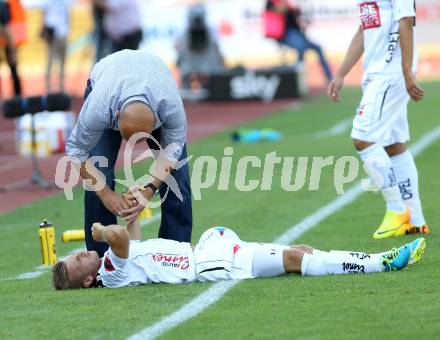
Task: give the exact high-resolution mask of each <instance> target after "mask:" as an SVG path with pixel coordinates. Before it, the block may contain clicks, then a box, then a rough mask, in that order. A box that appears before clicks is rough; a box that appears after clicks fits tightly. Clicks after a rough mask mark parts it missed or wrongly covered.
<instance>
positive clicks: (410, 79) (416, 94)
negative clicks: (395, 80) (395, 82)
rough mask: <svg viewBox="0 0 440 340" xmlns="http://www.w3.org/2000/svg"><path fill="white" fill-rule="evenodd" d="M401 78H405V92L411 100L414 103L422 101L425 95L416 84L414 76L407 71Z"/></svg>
mask: <svg viewBox="0 0 440 340" xmlns="http://www.w3.org/2000/svg"><path fill="white" fill-rule="evenodd" d="M403 76H404V78H405V85H406V91H407V92H408V94H409V96H410V97H411V99H412V100H414V101H415V102H418V101H419V100H422V99H423V96H424V95H425V91H423V89H422V88H421V87H420V85H419V84H417V80H416V77H415V76H414V74H413V73H412V72H411V71H409V72H404V74H403Z"/></svg>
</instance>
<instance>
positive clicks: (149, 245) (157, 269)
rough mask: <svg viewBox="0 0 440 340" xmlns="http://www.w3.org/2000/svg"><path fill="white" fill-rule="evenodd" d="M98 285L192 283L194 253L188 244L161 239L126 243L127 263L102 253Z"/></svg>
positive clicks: (114, 256)
mask: <svg viewBox="0 0 440 340" xmlns="http://www.w3.org/2000/svg"><path fill="white" fill-rule="evenodd" d="M97 279H98V281H99V280H100V281H101V282H102V284H103V285H104V286H105V287H109V288H117V287H123V286H135V285H140V284H148V283H152V282H165V283H185V282H192V281H195V279H196V276H195V266H194V253H193V250H192V248H191V245H190V244H189V243H184V242H177V241H172V240H165V239H152V240H147V241H130V250H129V256H128V259H121V258H119V257H117V256H116V255H115V254H114V253H113V252H112V251H111V249H109V250H108V251H106V252H105V254H104V257H103V258H102V263H101V266H100V268H99V271H98V278H97Z"/></svg>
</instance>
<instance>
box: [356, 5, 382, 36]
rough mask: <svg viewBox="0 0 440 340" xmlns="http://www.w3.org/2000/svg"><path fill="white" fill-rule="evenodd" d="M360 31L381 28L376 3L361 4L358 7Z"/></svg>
mask: <svg viewBox="0 0 440 340" xmlns="http://www.w3.org/2000/svg"><path fill="white" fill-rule="evenodd" d="M359 9H360V13H361V14H360V19H361V23H362V29H364V30H368V29H370V28H377V27H380V26H381V21H380V11H379V5H378V4H377V2H376V1H370V2H363V3H361V4H360V5H359Z"/></svg>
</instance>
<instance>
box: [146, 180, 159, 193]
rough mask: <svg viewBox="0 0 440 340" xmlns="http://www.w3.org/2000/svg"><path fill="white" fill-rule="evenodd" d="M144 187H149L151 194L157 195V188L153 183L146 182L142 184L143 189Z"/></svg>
mask: <svg viewBox="0 0 440 340" xmlns="http://www.w3.org/2000/svg"><path fill="white" fill-rule="evenodd" d="M146 188H150V189H151V190H153V196H155V195H157V193H158V192H159V189H158V188H157V186H155V185H154V184H153V183H148V184H146V185H145V186H144V189H146Z"/></svg>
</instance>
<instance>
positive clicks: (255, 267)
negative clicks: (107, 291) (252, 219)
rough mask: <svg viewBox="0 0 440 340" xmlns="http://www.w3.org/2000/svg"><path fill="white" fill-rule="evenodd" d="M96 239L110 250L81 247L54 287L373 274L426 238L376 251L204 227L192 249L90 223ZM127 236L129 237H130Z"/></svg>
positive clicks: (394, 265)
mask: <svg viewBox="0 0 440 340" xmlns="http://www.w3.org/2000/svg"><path fill="white" fill-rule="evenodd" d="M92 232H93V238H94V239H95V240H96V241H101V242H107V243H108V244H109V245H110V249H109V250H108V251H107V252H106V253H105V254H104V257H103V258H101V259H100V258H99V257H98V253H97V252H95V251H82V252H79V253H77V254H75V255H71V256H69V257H67V258H66V259H64V260H63V261H60V262H58V263H57V264H56V265H55V266H54V268H53V286H54V287H55V289H76V288H90V287H101V286H103V287H109V288H117V287H123V286H134V285H140V284H148V283H153V282H165V283H186V282H193V281H220V280H234V279H251V278H256V277H271V276H280V275H284V274H288V273H296V274H301V275H312V276H313V275H314V276H319V275H328V274H352V273H353V274H354V273H374V272H384V271H391V270H399V269H403V268H405V267H406V266H408V265H410V264H412V263H415V262H418V261H419V259H420V257H421V255H422V253H423V252H424V250H425V239H423V238H418V239H416V240H415V241H413V242H411V243H408V244H406V245H404V246H402V247H400V248H394V249H392V250H390V251H387V252H384V253H379V254H366V253H363V252H352V251H330V252H326V251H320V250H316V249H313V248H312V247H310V246H307V245H295V246H291V247H289V246H283V245H278V244H269V243H254V242H244V241H241V240H240V239H239V238H238V236H237V235H236V234H235V233H234V232H233V231H232V230H230V229H228V228H223V227H214V228H211V229H208V230H207V231H206V232H205V233H204V234H203V235H202V237H201V238H200V240H199V243H198V244H197V245H196V246H195V247H194V248H193V247H192V246H191V245H190V244H189V243H184V242H177V241H172V240H165V239H151V240H147V241H133V239H139V235H140V233H139V226H138V225H133V224H132V225H130V226H129V227H127V228H125V227H122V226H118V225H109V226H107V227H104V226H103V225H101V224H100V223H95V224H94V225H93V227H92ZM130 239H132V241H130Z"/></svg>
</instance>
